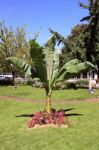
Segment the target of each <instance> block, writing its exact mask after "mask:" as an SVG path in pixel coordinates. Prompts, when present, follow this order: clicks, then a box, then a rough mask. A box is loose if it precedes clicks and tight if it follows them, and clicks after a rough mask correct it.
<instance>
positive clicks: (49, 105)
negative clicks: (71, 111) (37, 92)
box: [45, 95, 51, 114]
mask: <svg viewBox="0 0 99 150" xmlns="http://www.w3.org/2000/svg"><path fill="white" fill-rule="evenodd" d="M45 111H46V112H47V113H49V114H50V113H51V98H50V95H47V96H46V105H45Z"/></svg>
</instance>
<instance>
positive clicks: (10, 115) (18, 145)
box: [0, 100, 99, 150]
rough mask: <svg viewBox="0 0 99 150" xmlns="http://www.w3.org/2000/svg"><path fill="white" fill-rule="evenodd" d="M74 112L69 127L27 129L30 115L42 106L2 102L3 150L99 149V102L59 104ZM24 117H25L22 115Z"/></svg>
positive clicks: (0, 128) (0, 134) (70, 113)
mask: <svg viewBox="0 0 99 150" xmlns="http://www.w3.org/2000/svg"><path fill="white" fill-rule="evenodd" d="M54 107H56V108H57V109H61V108H64V109H71V110H70V111H67V112H66V114H68V117H67V119H68V122H69V127H68V128H44V129H43V128H42V129H28V128H27V123H28V120H29V119H30V118H29V117H17V116H20V115H22V114H25V115H26V116H28V114H32V113H33V112H35V111H37V110H42V108H43V105H39V104H33V103H26V102H24V103H22V102H15V101H12V100H9V101H3V100H0V150H99V134H98V133H99V103H81V104H80V103H79V104H67V105H63V104H60V105H56V104H54ZM23 116H24V115H23Z"/></svg>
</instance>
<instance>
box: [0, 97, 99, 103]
mask: <svg viewBox="0 0 99 150" xmlns="http://www.w3.org/2000/svg"><path fill="white" fill-rule="evenodd" d="M0 99H2V100H15V101H18V102H32V103H36V104H38V103H43V102H44V100H33V99H31V98H23V97H17V96H0ZM83 102H90V103H95V102H97V103H99V97H98V98H89V99H86V100H73V101H72V100H53V103H83Z"/></svg>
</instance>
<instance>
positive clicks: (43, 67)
mask: <svg viewBox="0 0 99 150" xmlns="http://www.w3.org/2000/svg"><path fill="white" fill-rule="evenodd" d="M56 43H57V38H56V35H53V36H52V37H51V38H50V39H49V40H48V41H47V43H46V44H45V46H44V47H41V46H40V45H39V44H38V43H37V42H36V41H35V40H34V39H32V40H31V41H30V55H31V58H32V62H33V65H29V64H28V63H26V62H25V61H24V60H22V59H19V58H17V57H9V58H7V61H9V62H10V63H12V64H14V65H16V67H18V68H20V69H22V70H23V71H24V72H25V73H26V74H27V75H29V76H31V77H32V78H33V77H38V78H39V79H40V80H41V82H42V83H43V86H44V88H45V91H46V103H45V111H46V112H47V113H51V94H52V88H53V85H55V84H56V83H57V82H59V81H63V80H67V79H69V78H71V77H74V76H76V75H78V74H79V73H81V72H83V71H85V70H88V69H90V68H94V66H93V64H91V63H90V62H87V61H86V62H80V61H79V60H77V59H74V60H70V61H69V62H67V63H65V64H64V65H63V66H62V67H61V68H60V67H59V54H58V53H56V51H55V45H56Z"/></svg>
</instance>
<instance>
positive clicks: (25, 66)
mask: <svg viewBox="0 0 99 150" xmlns="http://www.w3.org/2000/svg"><path fill="white" fill-rule="evenodd" d="M6 60H7V61H8V62H9V63H10V64H13V65H15V66H16V67H17V68H19V69H21V70H23V71H24V72H25V74H26V75H29V76H30V75H32V67H31V65H29V64H28V63H26V62H25V61H24V60H22V59H20V58H17V57H8V58H7V59H6Z"/></svg>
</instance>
